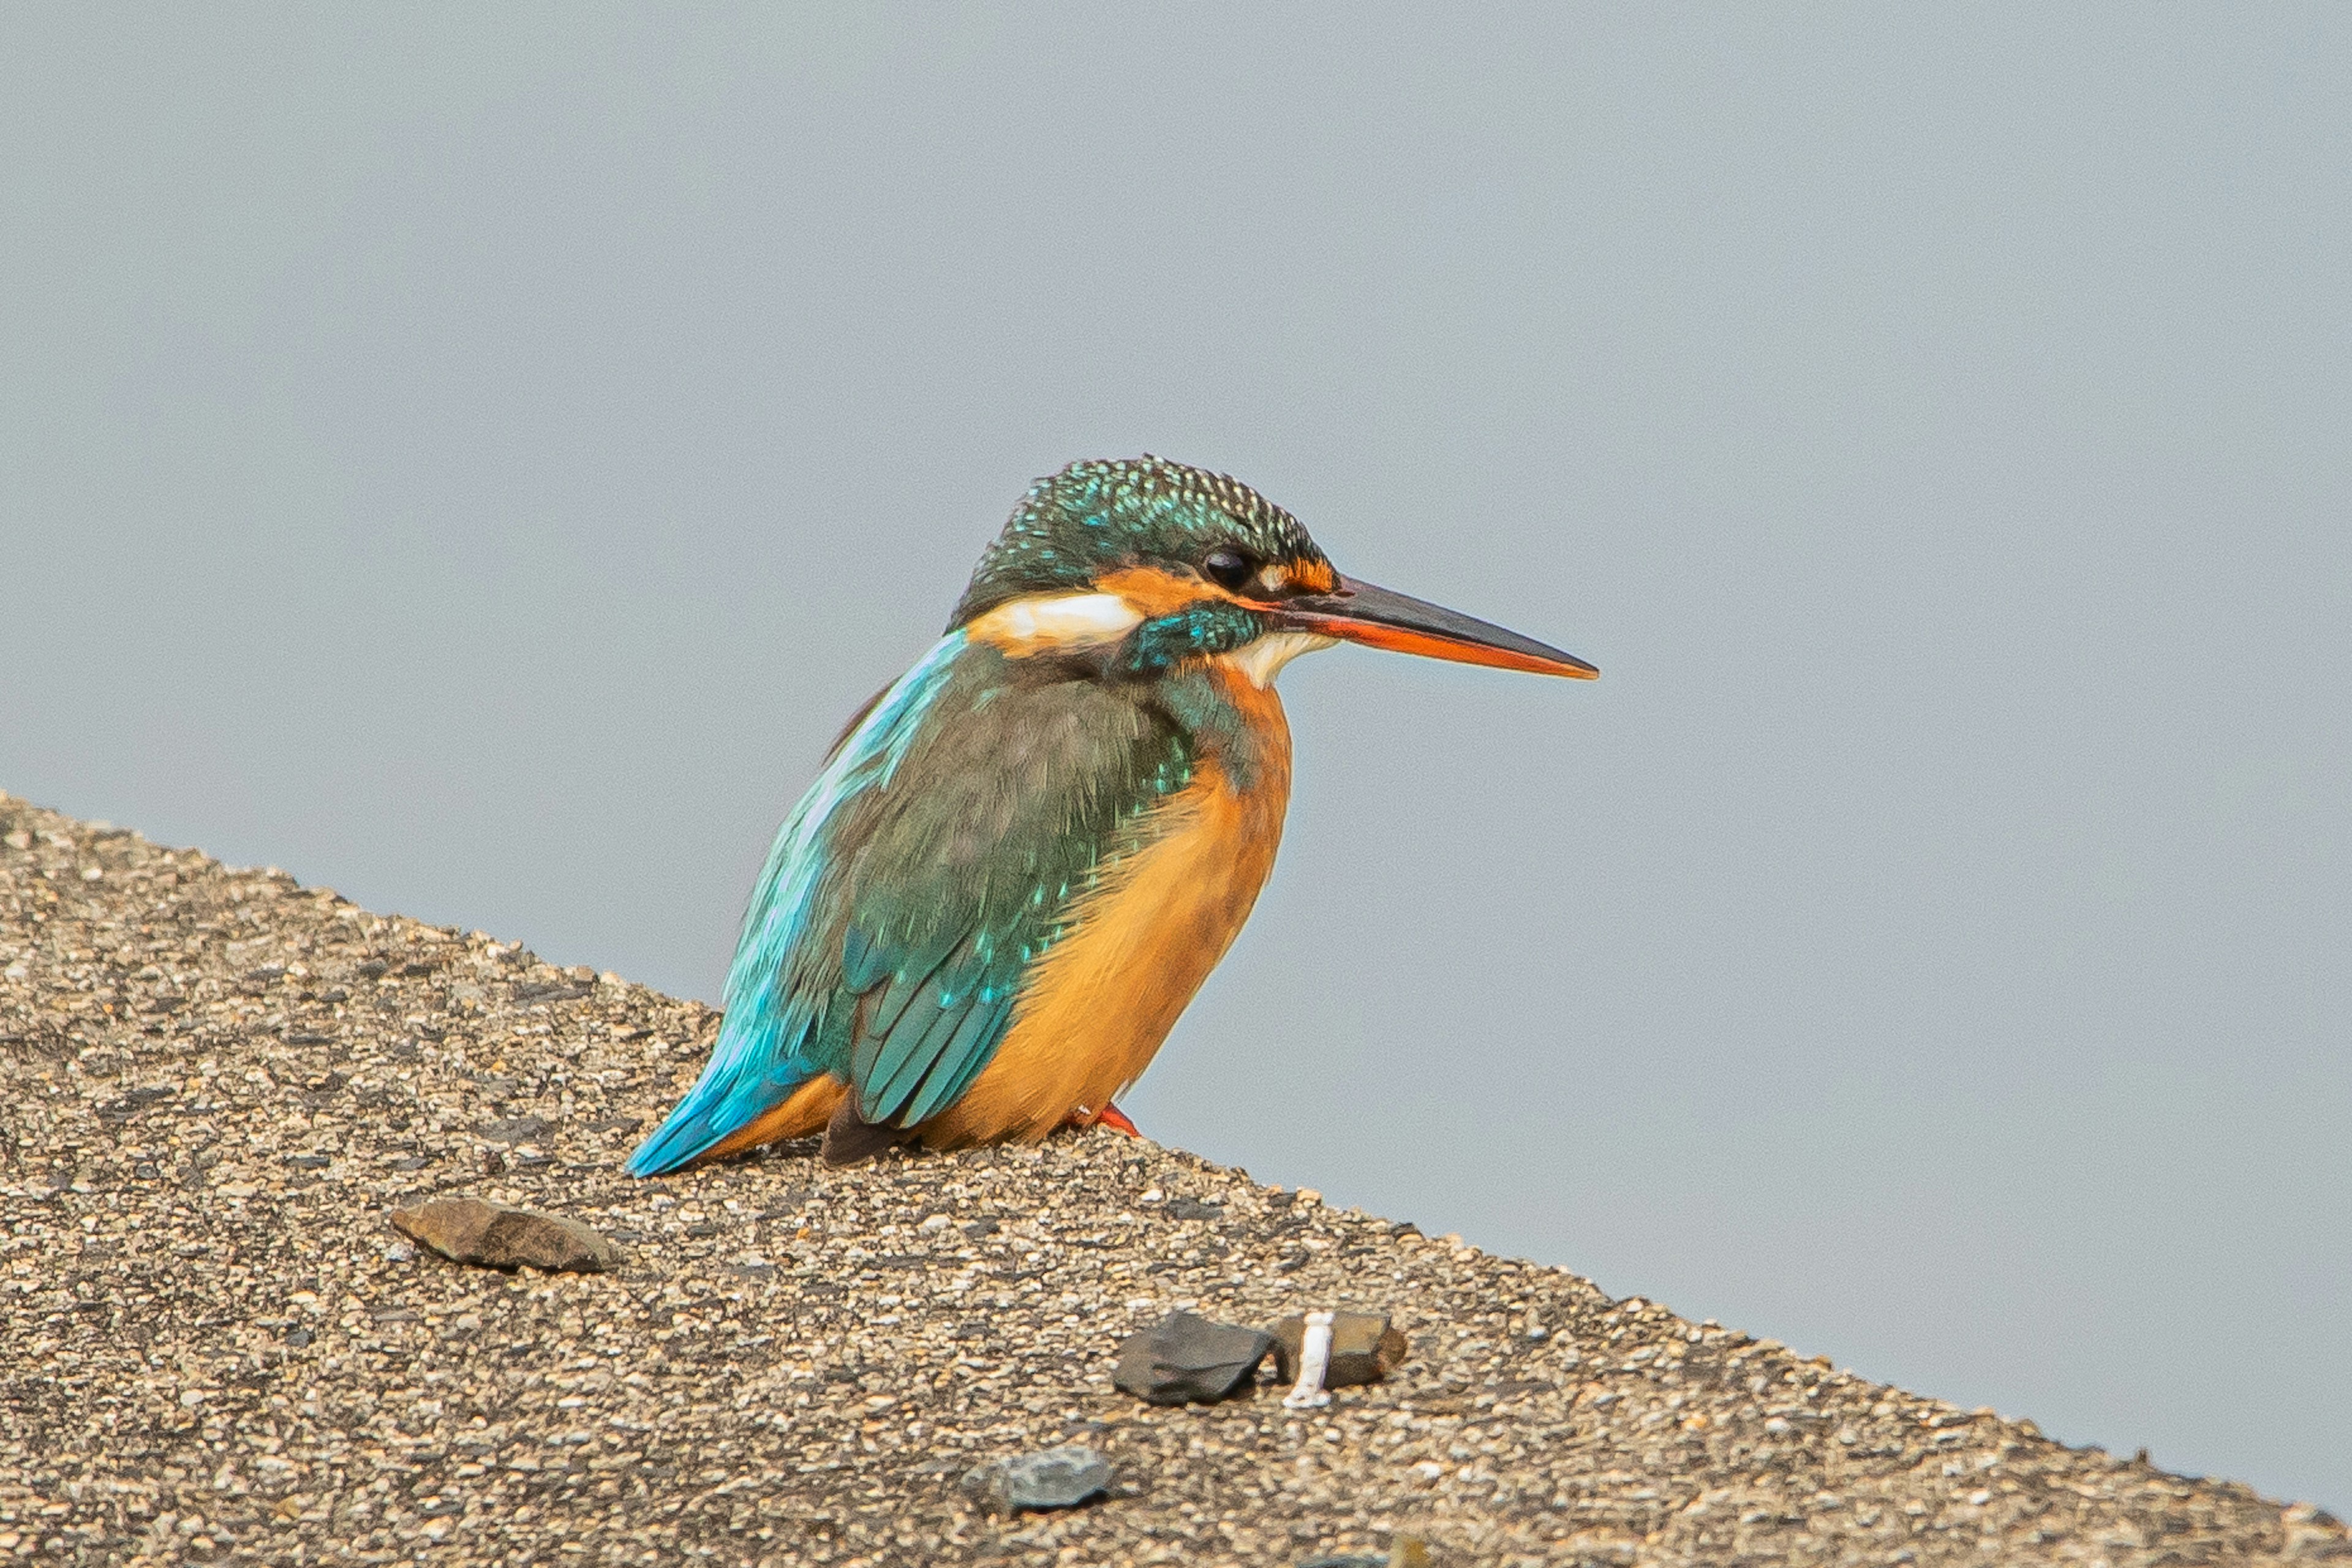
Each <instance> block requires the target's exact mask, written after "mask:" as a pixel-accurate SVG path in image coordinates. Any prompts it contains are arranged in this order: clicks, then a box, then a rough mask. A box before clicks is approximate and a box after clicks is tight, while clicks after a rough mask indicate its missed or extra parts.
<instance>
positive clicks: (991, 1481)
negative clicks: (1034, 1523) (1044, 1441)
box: [963, 1444, 1110, 1513]
mask: <svg viewBox="0 0 2352 1568" xmlns="http://www.w3.org/2000/svg"><path fill="white" fill-rule="evenodd" d="M963 1489H964V1490H965V1491H966V1492H967V1493H969V1494H970V1495H971V1498H972V1499H973V1500H974V1501H976V1502H978V1503H979V1504H980V1505H981V1506H982V1507H983V1508H986V1509H988V1510H990V1511H992V1512H994V1513H1019V1512H1021V1511H1022V1510H1025V1509H1053V1508H1076V1507H1077V1506H1078V1504H1080V1503H1082V1502H1085V1501H1087V1500H1089V1499H1092V1498H1098V1497H1100V1496H1102V1494H1103V1493H1104V1492H1106V1491H1108V1489H1110V1461H1109V1460H1108V1459H1106V1458H1103V1457H1102V1456H1101V1455H1100V1454H1098V1453H1097V1452H1095V1451H1094V1450H1093V1449H1092V1448H1088V1447H1082V1446H1079V1445H1076V1444H1073V1445H1071V1446H1070V1447H1063V1448H1047V1449H1045V1450H1044V1451H1043V1452H1040V1453H1035V1454H1016V1455H1014V1456H1013V1458H1009V1459H999V1460H997V1461H996V1462H995V1463H994V1464H991V1465H981V1466H979V1467H977V1468H973V1469H971V1470H969V1471H966V1472H965V1474H964V1478H963Z"/></svg>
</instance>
